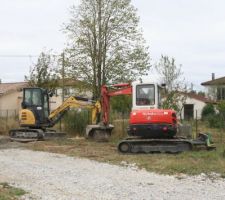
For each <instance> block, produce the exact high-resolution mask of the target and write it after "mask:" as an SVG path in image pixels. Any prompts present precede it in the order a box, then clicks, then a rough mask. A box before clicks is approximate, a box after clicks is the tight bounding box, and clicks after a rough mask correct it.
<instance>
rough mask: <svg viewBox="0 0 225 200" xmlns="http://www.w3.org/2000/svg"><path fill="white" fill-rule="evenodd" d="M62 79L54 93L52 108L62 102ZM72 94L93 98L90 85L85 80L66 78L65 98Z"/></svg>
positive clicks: (51, 101)
mask: <svg viewBox="0 0 225 200" xmlns="http://www.w3.org/2000/svg"><path fill="white" fill-rule="evenodd" d="M62 86H63V82H62V80H59V82H58V86H57V87H56V89H55V91H54V95H53V97H52V98H51V100H50V109H51V110H54V109H56V108H57V107H58V106H60V105H61V104H62ZM70 96H80V97H86V98H90V99H91V98H92V92H91V88H90V86H88V85H86V84H84V82H81V81H76V80H73V79H65V80H64V99H66V98H68V97H70Z"/></svg>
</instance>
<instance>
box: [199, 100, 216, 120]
mask: <svg viewBox="0 0 225 200" xmlns="http://www.w3.org/2000/svg"><path fill="white" fill-rule="evenodd" d="M215 113H216V111H215V108H214V105H213V104H211V103H208V104H206V105H205V106H204V107H203V109H202V119H205V118H206V117H208V116H210V117H211V116H213V115H215Z"/></svg>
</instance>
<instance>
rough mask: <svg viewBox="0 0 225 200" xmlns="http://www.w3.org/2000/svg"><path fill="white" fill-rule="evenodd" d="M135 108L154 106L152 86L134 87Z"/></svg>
mask: <svg viewBox="0 0 225 200" xmlns="http://www.w3.org/2000/svg"><path fill="white" fill-rule="evenodd" d="M136 104H137V106H150V105H154V104H155V86H154V85H153V84H146V85H137V86H136Z"/></svg>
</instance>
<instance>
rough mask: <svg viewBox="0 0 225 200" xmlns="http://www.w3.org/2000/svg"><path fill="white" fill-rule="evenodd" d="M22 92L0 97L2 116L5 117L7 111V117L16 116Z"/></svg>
mask: <svg viewBox="0 0 225 200" xmlns="http://www.w3.org/2000/svg"><path fill="white" fill-rule="evenodd" d="M21 101H22V92H19V91H12V92H10V93H6V94H4V95H1V96H0V111H1V112H2V115H6V112H5V111H7V110H8V114H9V115H13V114H15V112H16V114H18V112H19V110H20V109H21Z"/></svg>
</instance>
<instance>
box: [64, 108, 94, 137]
mask: <svg viewBox="0 0 225 200" xmlns="http://www.w3.org/2000/svg"><path fill="white" fill-rule="evenodd" d="M90 116H91V114H90V113H89V111H88V110H81V111H80V110H79V109H78V110H71V111H69V112H67V113H66V115H65V116H64V119H63V124H64V129H65V131H66V132H67V133H70V134H73V135H79V136H83V135H84V133H85V129H86V126H87V124H89V122H90V120H89V119H90Z"/></svg>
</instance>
